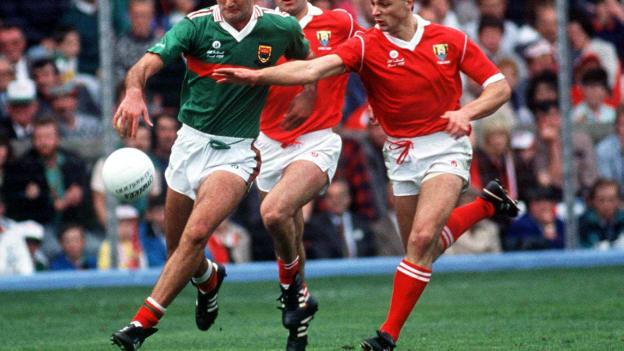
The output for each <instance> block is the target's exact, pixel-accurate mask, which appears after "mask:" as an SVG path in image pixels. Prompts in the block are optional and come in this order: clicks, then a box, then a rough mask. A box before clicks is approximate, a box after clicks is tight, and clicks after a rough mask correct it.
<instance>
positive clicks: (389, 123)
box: [215, 0, 518, 351]
mask: <svg viewBox="0 0 624 351" xmlns="http://www.w3.org/2000/svg"><path fill="white" fill-rule="evenodd" d="M412 6H413V0H372V11H373V16H374V18H375V22H376V23H377V25H376V26H375V28H372V29H370V30H368V31H366V32H365V33H363V34H356V36H355V37H354V38H352V39H350V40H348V41H347V42H346V43H345V44H343V45H341V46H340V47H339V48H337V49H336V50H335V51H334V52H333V53H332V54H330V55H326V56H323V57H319V58H316V59H314V60H311V61H292V62H289V63H286V64H283V65H280V66H276V67H273V68H268V69H262V70H256V71H252V70H247V69H220V70H216V71H215V76H216V78H217V79H220V81H221V82H222V83H224V82H229V83H243V84H279V85H291V84H307V83H310V82H313V81H315V80H317V79H320V78H325V77H329V76H332V75H336V74H342V73H343V72H345V70H348V71H354V72H358V73H359V74H360V76H361V78H362V81H363V82H364V86H365V87H366V90H367V92H368V97H369V102H370V104H371V107H372V109H373V112H374V114H375V117H376V118H377V120H378V121H379V123H380V124H381V126H382V127H383V129H384V131H385V132H386V134H388V135H389V138H388V140H387V142H386V144H385V146H384V154H385V160H386V166H387V168H388V176H389V178H390V180H391V181H392V185H393V193H394V196H395V198H396V210H397V217H398V221H399V227H400V230H401V236H402V239H403V243H404V245H405V249H406V256H405V259H404V260H403V261H402V262H401V263H400V264H399V266H398V267H397V270H396V274H395V278H394V287H393V291H392V298H391V302H390V310H389V312H388V316H387V318H386V321H385V322H384V323H383V324H382V325H381V327H380V328H379V331H378V332H377V335H376V336H374V337H372V338H370V339H366V340H364V342H362V344H361V346H362V348H364V349H365V350H379V351H384V350H393V349H394V347H395V343H396V341H397V339H398V337H399V332H400V330H401V328H402V327H403V324H404V323H405V321H406V319H407V317H408V316H409V314H410V313H411V311H412V309H413V307H414V305H415V304H416V302H417V301H418V299H419V297H420V295H421V293H422V292H423V290H424V289H425V287H426V286H427V283H428V282H429V280H430V277H431V265H432V263H433V261H434V260H435V259H436V258H437V257H438V256H439V255H440V254H441V253H442V252H443V251H444V249H445V248H446V247H448V246H449V245H450V244H452V242H453V241H454V240H456V239H457V238H458V237H459V236H460V235H461V234H462V233H463V232H464V231H465V230H466V229H467V228H468V227H470V226H471V225H473V224H474V223H476V222H477V221H479V220H481V219H482V218H485V217H490V216H493V215H494V214H495V213H497V214H501V215H508V216H515V215H517V211H518V208H517V206H516V204H515V201H514V200H513V199H511V198H509V196H507V194H506V193H505V191H504V190H503V189H502V187H501V186H500V184H498V183H497V182H495V181H494V182H490V184H488V185H487V186H486V187H485V189H483V193H482V194H481V198H478V199H477V200H476V201H474V202H472V203H470V204H467V205H464V206H462V207H459V208H457V209H455V210H453V208H454V207H455V205H456V204H457V201H458V198H459V195H460V193H461V191H462V189H464V187H465V186H466V185H467V183H468V177H469V164H470V161H471V157H472V149H471V146H470V143H469V141H468V137H467V134H468V133H470V121H472V120H476V119H479V118H483V117H485V116H487V115H489V114H491V113H492V112H494V111H495V110H496V109H498V108H499V107H500V106H501V105H502V104H503V103H504V102H505V101H507V100H508V99H509V96H510V88H509V85H508V84H507V82H506V81H505V79H504V77H503V75H502V74H501V73H500V72H499V71H498V70H497V68H496V66H494V64H492V62H490V61H489V60H488V59H487V57H486V56H485V55H484V54H483V53H482V52H481V50H480V49H479V48H478V47H477V46H476V45H475V44H474V43H473V42H472V41H470V39H468V37H467V36H466V35H465V34H464V33H461V32H459V31H456V30H454V29H451V28H447V27H444V26H440V25H437V24H433V23H429V22H428V21H426V20H424V19H423V18H421V17H419V16H416V15H412V13H411V9H412ZM460 72H464V73H465V74H466V75H468V76H469V77H470V78H471V79H473V80H474V81H476V82H477V83H479V84H481V85H482V86H483V92H482V93H481V95H480V96H479V97H478V98H477V99H476V100H474V101H472V102H470V103H468V104H466V105H465V106H463V107H461V106H460V103H459V100H460V96H461V78H460ZM445 224H446V225H445Z"/></svg>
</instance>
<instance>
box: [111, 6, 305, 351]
mask: <svg viewBox="0 0 624 351" xmlns="http://www.w3.org/2000/svg"><path fill="white" fill-rule="evenodd" d="M217 2H218V4H217V5H216V6H213V7H211V8H207V9H203V10H199V11H196V12H193V13H190V14H189V15H187V16H186V17H185V18H184V19H183V20H182V21H181V22H179V23H178V24H176V25H175V26H174V27H173V28H172V29H171V30H169V31H168V32H167V33H166V34H165V35H164V36H163V38H162V39H161V40H160V41H159V42H158V43H156V44H155V45H154V46H153V47H152V48H150V49H149V50H148V53H146V54H145V56H143V57H142V58H141V59H140V60H139V62H138V63H137V64H136V65H135V66H133V67H132V68H131V69H130V71H129V72H128V74H127V77H126V81H125V87H126V94H125V97H124V99H123V100H122V102H121V104H120V105H119V107H118V109H117V111H116V113H115V116H114V117H113V126H114V127H115V128H116V129H117V131H118V133H119V134H120V135H121V136H131V137H134V136H135V135H136V130H137V126H138V124H139V121H140V120H141V119H142V120H143V121H144V122H145V123H146V124H148V125H150V126H151V125H152V123H151V121H150V118H149V116H148V112H147V107H146V104H145V100H144V97H143V93H144V88H145V84H146V81H147V79H148V78H149V77H151V76H152V75H154V74H155V73H156V72H158V71H159V70H160V69H161V68H162V67H163V66H164V65H166V64H168V63H169V62H171V61H172V60H174V59H175V58H177V57H179V56H180V55H184V57H185V59H186V63H187V72H186V76H185V79H184V83H183V86H182V92H181V101H180V112H179V115H178V119H179V120H180V121H181V122H182V127H181V129H180V130H179V131H178V137H177V139H176V142H175V144H174V146H173V148H172V152H171V156H170V159H169V165H168V168H167V170H166V172H165V178H166V180H167V186H168V189H167V199H166V204H165V215H166V228H165V234H166V238H167V249H168V251H169V252H168V253H169V259H168V260H167V262H166V264H165V266H164V268H163V271H162V273H161V275H160V277H159V279H158V281H157V282H156V285H155V287H154V289H153V291H152V293H151V294H150V296H149V297H148V298H147V299H146V300H145V302H144V304H143V306H142V307H141V308H140V309H139V311H138V312H137V314H136V315H135V317H134V318H133V319H132V320H131V323H130V324H129V325H128V326H126V327H124V328H123V329H121V330H119V331H117V332H115V333H114V334H113V335H112V341H113V343H114V344H116V345H118V346H119V347H120V348H122V349H124V350H136V349H138V348H139V347H140V346H141V345H142V344H143V342H144V341H145V338H147V337H148V336H150V335H152V334H153V333H155V332H156V329H155V328H154V326H155V325H156V324H157V323H158V321H159V319H160V318H161V317H162V316H163V315H164V313H165V310H166V307H167V306H169V304H171V302H172V301H173V300H174V298H175V297H176V295H177V294H178V293H179V292H180V291H181V290H182V289H183V288H184V287H185V286H186V284H187V283H188V281H189V279H192V281H193V283H194V285H195V286H197V288H198V294H197V305H196V316H195V317H196V323H197V327H198V328H199V329H201V330H207V329H208V328H210V327H211V326H212V324H213V323H214V321H215V319H216V317H217V314H218V305H217V292H218V290H219V288H220V286H221V283H222V282H223V279H224V278H225V275H226V274H225V267H224V266H222V265H219V264H216V263H214V262H211V261H210V260H207V259H206V257H205V256H204V249H205V247H206V242H207V241H208V238H209V236H210V235H211V234H212V232H213V231H214V229H215V228H216V227H217V226H218V225H219V223H221V221H223V220H224V219H225V218H226V217H227V216H228V215H229V214H230V213H231V212H232V211H233V210H234V208H235V207H236V206H237V205H238V203H239V202H240V200H241V199H242V198H243V196H244V195H245V193H246V192H247V189H248V187H249V185H250V184H251V182H253V179H254V178H255V176H256V175H257V173H258V170H259V167H260V158H259V153H258V151H257V150H256V149H255V147H254V146H253V142H254V140H255V138H256V137H257V136H258V132H259V118H260V112H261V110H262V107H263V105H264V102H265V100H266V96H267V92H268V88H267V87H264V86H258V87H243V86H240V85H233V84H232V85H222V84H216V82H215V81H214V79H213V77H212V72H213V71H214V69H216V68H219V67H247V68H255V69H258V68H262V67H267V66H272V65H274V64H275V63H276V62H277V60H278V58H279V57H281V56H285V57H287V58H291V59H305V58H308V57H309V55H310V54H309V48H308V43H307V41H306V40H305V39H304V37H303V32H302V31H301V27H300V26H299V24H298V23H297V20H296V19H294V18H293V17H290V16H285V15H283V14H281V13H278V12H275V11H273V10H267V9H263V8H260V7H258V6H254V3H253V0H218V1H217ZM306 117H307V116H306V115H303V114H301V113H291V114H289V115H288V116H287V117H286V120H285V122H284V125H285V126H286V127H289V128H295V127H297V126H298V125H299V124H301V123H302V122H303V121H305V118H306Z"/></svg>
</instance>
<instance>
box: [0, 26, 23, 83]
mask: <svg viewBox="0 0 624 351" xmlns="http://www.w3.org/2000/svg"><path fill="white" fill-rule="evenodd" d="M25 50H26V37H24V32H23V31H22V29H21V28H20V27H18V26H14V25H7V26H4V27H2V28H0V54H1V55H4V56H5V57H6V58H7V59H9V61H10V62H11V65H12V66H13V71H14V72H15V79H17V80H23V79H29V75H28V60H27V59H26V56H25V55H24V52H25Z"/></svg>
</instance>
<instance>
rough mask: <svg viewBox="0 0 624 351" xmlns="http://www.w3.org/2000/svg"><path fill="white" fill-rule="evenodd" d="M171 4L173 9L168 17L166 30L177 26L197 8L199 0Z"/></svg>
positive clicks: (186, 0) (177, 1)
mask: <svg viewBox="0 0 624 351" xmlns="http://www.w3.org/2000/svg"><path fill="white" fill-rule="evenodd" d="M171 2H172V6H173V8H172V9H171V11H170V12H169V14H168V15H167V17H166V25H165V30H169V29H170V28H171V27H173V26H175V25H176V24H177V23H178V22H180V21H181V20H182V19H183V18H184V16H186V15H187V14H189V13H191V12H193V11H194V10H195V8H196V7H197V0H172V1H171Z"/></svg>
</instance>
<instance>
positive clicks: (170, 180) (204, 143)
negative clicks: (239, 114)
mask: <svg viewBox="0 0 624 351" xmlns="http://www.w3.org/2000/svg"><path fill="white" fill-rule="evenodd" d="M211 141H212V142H213V145H214V144H215V142H216V143H219V142H220V143H224V144H227V145H228V146H229V148H228V149H218V148H213V147H212V146H210V145H211ZM253 142H254V139H249V138H236V137H226V136H219V135H211V134H207V133H203V132H200V131H199V130H196V129H193V128H191V127H189V126H187V125H186V124H183V125H182V128H180V130H178V137H177V139H176V141H175V143H174V144H173V147H172V148H171V156H170V157H169V166H168V167H167V170H166V171H165V179H166V180H167V185H168V186H169V187H170V188H171V189H172V190H174V191H176V192H178V193H180V194H183V195H186V196H188V197H189V198H191V199H193V200H195V195H196V193H197V189H198V188H199V185H200V184H201V182H202V181H203V180H204V178H206V177H207V176H208V175H209V174H211V173H213V172H215V171H227V172H230V173H234V174H236V175H237V176H239V177H241V178H243V180H244V181H245V182H247V184H248V185H249V184H251V183H252V182H253V180H254V178H255V177H256V175H257V174H258V171H259V168H260V153H259V152H258V150H257V149H256V148H255V147H254V145H253ZM224 144H222V145H224Z"/></svg>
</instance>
